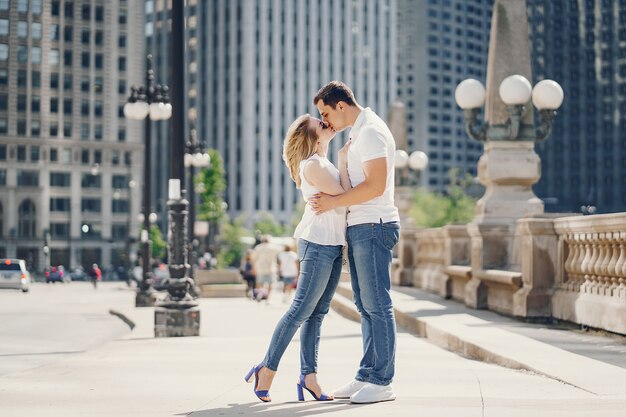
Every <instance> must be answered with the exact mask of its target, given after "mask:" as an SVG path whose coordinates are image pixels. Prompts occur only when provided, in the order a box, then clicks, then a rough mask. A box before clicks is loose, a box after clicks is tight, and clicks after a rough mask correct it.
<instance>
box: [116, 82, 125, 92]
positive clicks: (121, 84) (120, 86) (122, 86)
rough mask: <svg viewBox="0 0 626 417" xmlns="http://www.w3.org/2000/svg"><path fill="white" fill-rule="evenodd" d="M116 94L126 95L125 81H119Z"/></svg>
mask: <svg viewBox="0 0 626 417" xmlns="http://www.w3.org/2000/svg"><path fill="white" fill-rule="evenodd" d="M117 92H118V93H119V94H126V80H119V82H118V84H117Z"/></svg>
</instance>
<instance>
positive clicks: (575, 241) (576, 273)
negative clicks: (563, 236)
mask: <svg viewBox="0 0 626 417" xmlns="http://www.w3.org/2000/svg"><path fill="white" fill-rule="evenodd" d="M580 237H581V236H580V233H572V249H573V250H572V252H573V255H572V261H571V262H570V267H569V271H568V274H569V282H568V286H567V289H568V290H570V291H576V292H578V290H579V287H580V283H581V264H582V260H583V258H584V250H583V245H582V243H581V239H580Z"/></svg>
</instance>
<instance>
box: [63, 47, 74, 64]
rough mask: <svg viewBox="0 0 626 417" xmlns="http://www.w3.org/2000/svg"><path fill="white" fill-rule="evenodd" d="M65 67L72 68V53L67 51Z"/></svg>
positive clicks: (64, 57) (65, 52)
mask: <svg viewBox="0 0 626 417" xmlns="http://www.w3.org/2000/svg"><path fill="white" fill-rule="evenodd" d="M63 65H65V66H66V67H71V66H72V51H68V50H65V51H64V52H63Z"/></svg>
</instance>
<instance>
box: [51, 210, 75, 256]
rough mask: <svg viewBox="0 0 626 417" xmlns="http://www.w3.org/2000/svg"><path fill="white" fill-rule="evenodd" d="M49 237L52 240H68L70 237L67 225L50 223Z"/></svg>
mask: <svg viewBox="0 0 626 417" xmlns="http://www.w3.org/2000/svg"><path fill="white" fill-rule="evenodd" d="M64 211H68V212H69V210H64ZM50 236H51V237H52V238H53V239H63V238H68V237H69V236H70V225H69V223H50ZM53 250H54V249H53Z"/></svg>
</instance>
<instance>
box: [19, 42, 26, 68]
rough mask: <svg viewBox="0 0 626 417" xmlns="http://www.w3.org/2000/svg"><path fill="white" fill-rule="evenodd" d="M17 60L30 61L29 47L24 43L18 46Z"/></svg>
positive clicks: (23, 62) (20, 61)
mask: <svg viewBox="0 0 626 417" xmlns="http://www.w3.org/2000/svg"><path fill="white" fill-rule="evenodd" d="M17 62H18V63H20V64H26V63H27V62H28V49H27V48H26V47H25V46H23V45H18V46H17Z"/></svg>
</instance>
